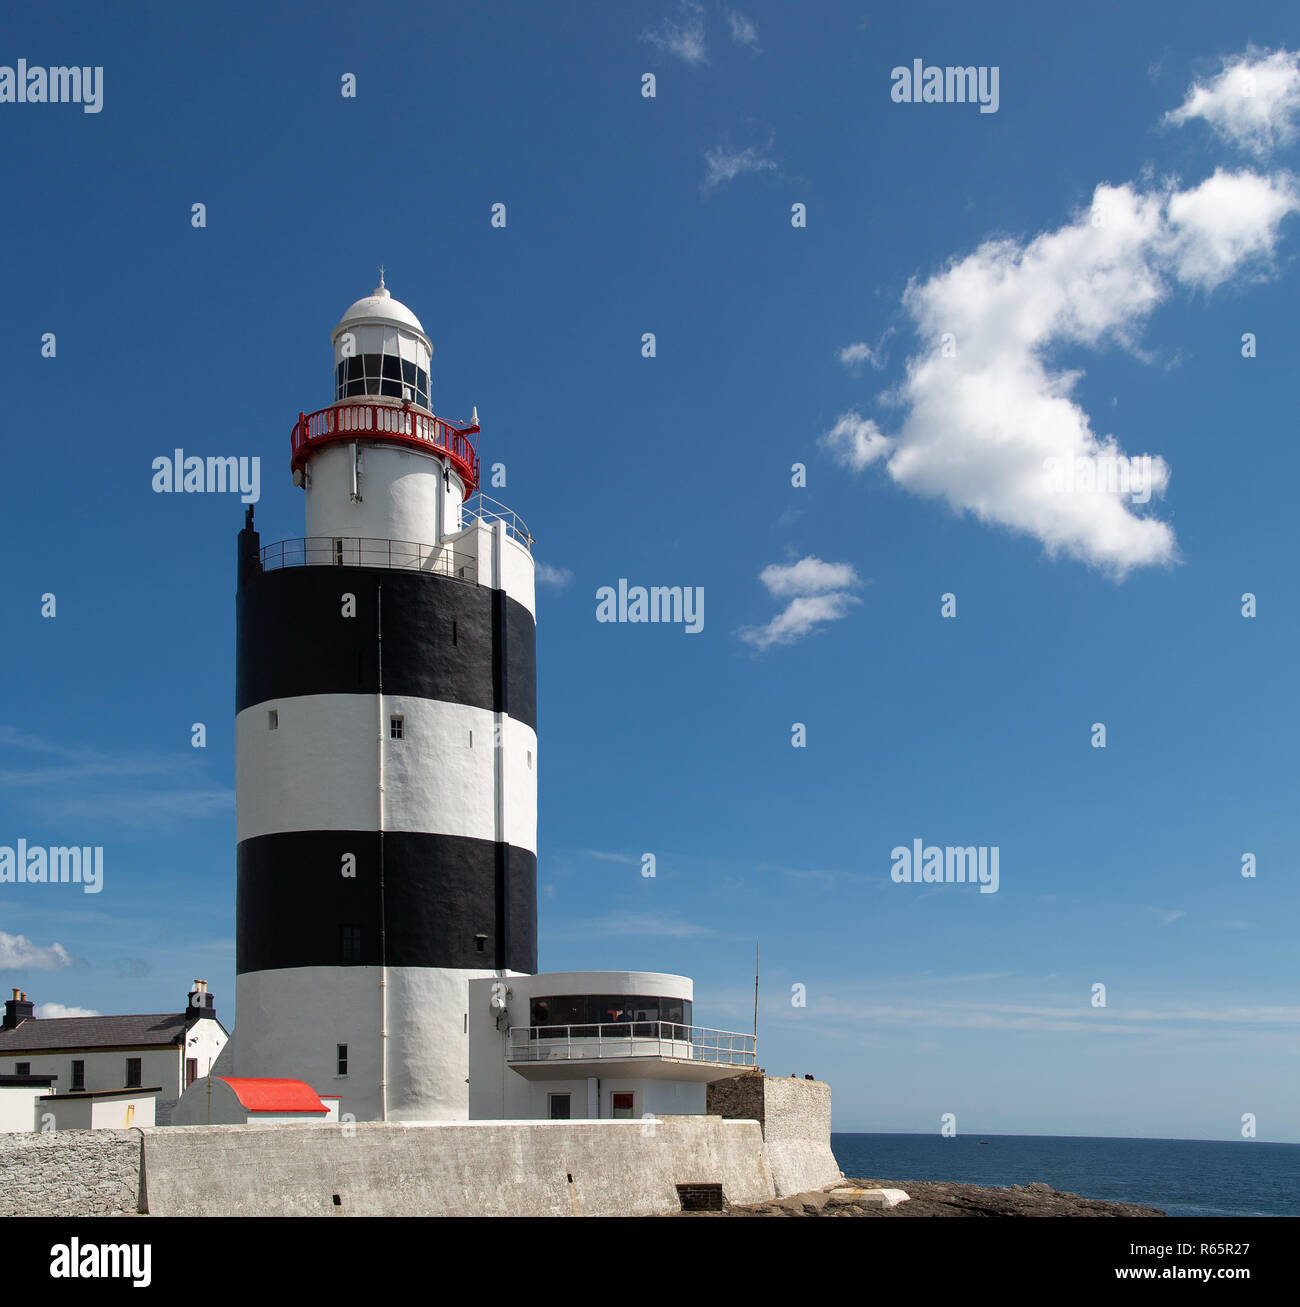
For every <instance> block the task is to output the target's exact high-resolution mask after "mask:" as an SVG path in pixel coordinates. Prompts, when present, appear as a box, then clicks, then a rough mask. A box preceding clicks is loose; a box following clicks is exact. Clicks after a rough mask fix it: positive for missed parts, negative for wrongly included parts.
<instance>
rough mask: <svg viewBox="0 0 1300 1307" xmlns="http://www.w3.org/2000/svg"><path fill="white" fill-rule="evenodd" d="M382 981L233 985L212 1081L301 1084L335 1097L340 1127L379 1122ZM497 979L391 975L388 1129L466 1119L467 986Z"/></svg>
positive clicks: (347, 974)
mask: <svg viewBox="0 0 1300 1307" xmlns="http://www.w3.org/2000/svg"><path fill="white" fill-rule="evenodd" d="M379 973H380V968H378V967H290V968H283V969H280V970H276V971H259V972H250V973H247V974H245V975H241V976H238V977H236V981H235V990H236V996H237V997H236V1001H237V1003H238V1008H239V1022H238V1024H237V1025H236V1028H235V1033H234V1035H233V1037H232V1039H231V1044H230V1046H229V1048H228V1049H227V1051H226V1054H225V1056H224V1057H223V1058H222V1059H221V1060H220V1061H219V1062H218V1063H217V1065H216V1067H214V1074H215V1075H218V1076H287V1077H290V1078H292V1079H295V1080H305V1081H306V1082H307V1083H308V1084H309V1085H310V1086H311V1087H312V1088H313V1089H314V1090H315V1091H316V1092H317V1093H318V1094H322V1095H324V1094H336V1095H338V1097H339V1113H340V1117H341V1118H346V1117H347V1116H348V1114H351V1115H352V1117H353V1118H354V1119H355V1120H358V1121H377V1120H379V1119H381V1092H380V1083H379V1082H380V1077H381V1061H382V1058H381V1052H380V1039H379V1030H380V1004H381V993H380V987H379ZM497 974H498V973H496V972H493V971H469V970H464V971H461V970H456V969H452V968H441V967H389V968H388V970H387V981H388V983H387V1029H388V1076H387V1079H388V1120H390V1121H454V1120H465V1119H466V1118H467V1117H468V1115H469V1089H468V1086H467V1084H466V1080H467V1078H468V1075H469V1052H468V1048H469V1036H468V1034H467V1033H466V1016H467V999H468V989H467V982H468V981H469V980H470V979H472V978H479V977H487V976H496V975H497ZM507 974H509V973H507ZM339 1044H347V1046H348V1074H347V1075H346V1076H339V1075H338V1074H337V1070H336V1067H337V1045H339ZM178 1110H179V1109H178ZM214 1120H215V1118H214ZM228 1124H229V1123H228Z"/></svg>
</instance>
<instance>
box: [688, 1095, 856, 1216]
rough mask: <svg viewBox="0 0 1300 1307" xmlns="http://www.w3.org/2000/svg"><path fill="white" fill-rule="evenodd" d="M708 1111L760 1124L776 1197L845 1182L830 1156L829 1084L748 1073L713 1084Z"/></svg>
mask: <svg viewBox="0 0 1300 1307" xmlns="http://www.w3.org/2000/svg"><path fill="white" fill-rule="evenodd" d="M707 1110H708V1111H709V1112H712V1113H716V1114H717V1115H718V1116H723V1117H727V1118H730V1119H739V1118H743V1119H745V1120H750V1121H757V1122H759V1124H760V1126H761V1128H762V1131H763V1143H764V1147H765V1151H766V1156H767V1165H768V1170H769V1172H770V1174H771V1177H772V1184H773V1187H774V1188H775V1190H776V1196H777V1197H778V1198H783V1197H785V1196H786V1195H788V1194H797V1193H803V1192H805V1191H806V1190H809V1189H822V1188H824V1187H825V1186H827V1185H829V1184H834V1183H835V1182H836V1181H838V1180H840V1179H842V1178H843V1177H842V1176H841V1174H840V1168H839V1165H838V1163H837V1162H836V1161H835V1155H834V1154H833V1153H832V1152H831V1087H830V1085H828V1084H826V1083H825V1082H823V1081H821V1080H796V1079H794V1078H793V1077H791V1078H790V1079H788V1080H783V1079H781V1078H780V1077H779V1076H766V1075H763V1074H762V1073H761V1072H756V1071H754V1072H748V1073H746V1074H745V1075H739V1076H732V1077H731V1078H730V1079H727V1080H715V1081H714V1082H713V1083H712V1084H711V1085H710V1086H709V1095H708V1109H707Z"/></svg>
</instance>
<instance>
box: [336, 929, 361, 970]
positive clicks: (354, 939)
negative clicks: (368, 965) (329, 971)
mask: <svg viewBox="0 0 1300 1307" xmlns="http://www.w3.org/2000/svg"><path fill="white" fill-rule="evenodd" d="M339 964H340V965H341V966H344V967H356V966H360V965H361V927H360V926H340V927H339Z"/></svg>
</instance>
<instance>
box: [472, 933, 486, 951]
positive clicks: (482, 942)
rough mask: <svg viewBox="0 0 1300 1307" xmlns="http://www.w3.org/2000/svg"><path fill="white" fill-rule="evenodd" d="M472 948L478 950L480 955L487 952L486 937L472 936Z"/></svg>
mask: <svg viewBox="0 0 1300 1307" xmlns="http://www.w3.org/2000/svg"><path fill="white" fill-rule="evenodd" d="M474 947H475V948H476V949H478V951H479V952H480V953H486V952H487V936H486V935H475V936H474Z"/></svg>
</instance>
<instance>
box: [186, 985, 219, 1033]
mask: <svg viewBox="0 0 1300 1307" xmlns="http://www.w3.org/2000/svg"><path fill="white" fill-rule="evenodd" d="M216 1016H217V1008H216V1004H215V1003H213V1001H212V995H211V994H209V993H208V982H207V981H206V980H196V981H195V982H194V988H193V989H192V990H190V992H189V994H188V995H187V997H186V1003H185V1023H186V1025H189V1024H191V1023H192V1022H195V1021H201V1020H202V1019H203V1018H204V1017H212V1018H213V1020H216Z"/></svg>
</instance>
